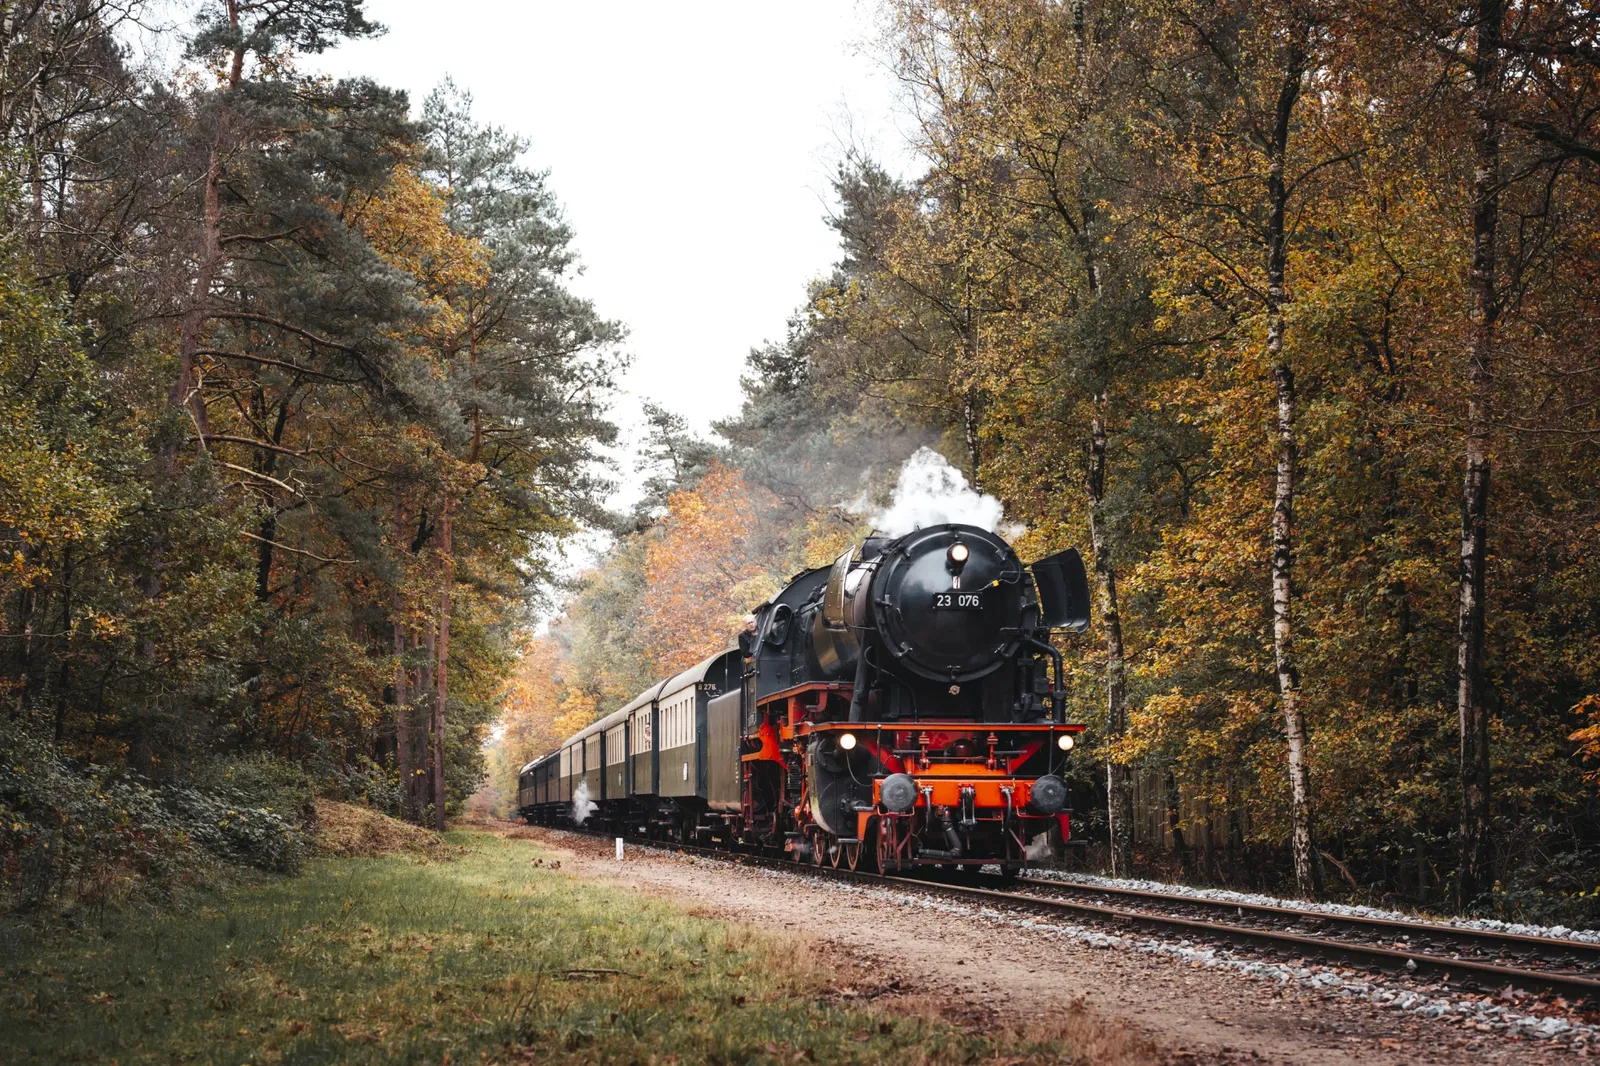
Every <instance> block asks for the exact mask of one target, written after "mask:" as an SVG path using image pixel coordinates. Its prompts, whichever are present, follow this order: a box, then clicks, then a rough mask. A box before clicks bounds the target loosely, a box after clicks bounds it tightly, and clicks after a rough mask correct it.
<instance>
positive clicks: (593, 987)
mask: <svg viewBox="0 0 1600 1066" xmlns="http://www.w3.org/2000/svg"><path fill="white" fill-rule="evenodd" d="M450 841H451V844H452V845H454V847H455V848H456V849H458V852H457V855H458V857H456V858H455V859H454V860H453V861H448V862H438V861H430V860H427V859H419V858H418V857H416V856H410V855H393V856H385V857H378V858H327V859H320V860H316V861H314V862H312V863H310V864H309V865H308V867H307V869H306V872H305V873H304V874H302V875H301V876H300V877H297V878H292V879H286V878H267V877H262V878H260V879H258V880H256V881H254V882H253V883H250V884H247V885H245V886H242V887H237V888H235V889H234V890H233V891H232V892H231V893H230V894H229V896H228V897H227V898H226V899H225V900H223V901H221V902H219V903H217V904H216V905H214V906H212V907H208V908H204V909H201V910H199V911H198V912H193V913H187V914H183V915H180V916H176V917H164V918H151V917H148V916H142V915H124V916H122V917H120V918H116V917H112V916H108V917H106V918H105V919H103V924H102V925H101V926H99V927H98V928H93V929H90V930H87V931H79V932H77V933H75V934H73V935H72V936H71V937H64V936H62V935H59V934H58V935H55V936H41V935H40V934H38V933H36V932H30V931H29V930H27V929H24V928H13V929H10V930H7V931H5V932H6V933H8V934H9V937H10V939H11V941H12V945H13V949H14V950H13V951H11V952H8V956H9V957H8V958H7V960H6V962H5V964H4V970H5V975H6V978H7V981H6V990H5V992H4V998H3V1002H0V1051H4V1052H5V1054H4V1055H0V1058H4V1059H5V1060H6V1061H8V1062H34V1063H46V1062H48V1063H115V1064H117V1066H125V1064H143V1063H174V1062H184V1063H229V1064H233V1063H293V1064H310V1063H393V1062H406V1063H439V1064H443V1063H457V1064H459V1063H465V1062H491V1063H540V1062H563V1063H566V1062H572V1063H619V1064H620V1063H640V1064H645V1063H660V1064H666V1063H684V1064H688V1063H701V1062H704V1063H712V1064H733V1063H777V1062H822V1063H877V1062H884V1061H893V1062H896V1063H899V1064H903V1066H916V1064H918V1063H950V1062H993V1061H1001V1062H1007V1063H1023V1062H1063V1061H1068V1062H1070V1061H1077V1062H1096V1063H1101V1062H1110V1061H1117V1062H1125V1061H1133V1060H1131V1059H1128V1058H1126V1057H1124V1054H1123V1053H1122V1051H1115V1052H1113V1049H1110V1048H1106V1047H1100V1048H1095V1049H1091V1048H1089V1047H1087V1046H1079V1047H1076V1048H1074V1047H1073V1046H1072V1044H1071V1043H1070V1041H1072V1040H1073V1032H1072V1024H1071V1019H1070V1016H1064V1017H1065V1018H1066V1021H1065V1022H1064V1023H1063V1024H1064V1025H1065V1028H1062V1027H1060V1026H1057V1027H1053V1028H1049V1029H1034V1030H1031V1031H1028V1032H1016V1033H1007V1034H980V1033H974V1032H970V1031H965V1030H963V1029H961V1028H960V1027H958V1026H956V1025H952V1024H947V1023H945V1022H943V1021H941V1020H939V1019H938V1018H937V1017H930V1016H929V1015H930V1014H931V1013H932V1010H931V1009H930V1010H928V1011H924V1012H922V1013H912V1014H900V1015H897V1016H890V1015H888V1014H886V1013H881V1012H880V1013H874V1012H872V1011H870V1010H864V1009H861V1008H859V1007H855V1006H849V1005H845V1004H843V1003H841V1002H839V1001H838V1000H837V998H836V997H837V986H838V984H839V983H841V982H842V981H844V980H847V979H848V977H847V975H841V974H838V973H836V972H833V971H831V970H830V967H829V966H828V965H827V964H826V963H825V960H820V959H818V958H816V957H814V956H813V955H812V953H811V951H810V950H809V949H808V947H807V945H806V944H804V943H803V942H800V941H795V940H790V939H785V938H781V937H775V936H771V935H767V934H764V933H758V932H756V931H754V930H752V929H750V928H748V927H744V926H739V925H731V924H729V923H726V922H721V921H717V920H714V919H710V918H705V917H700V916H696V915H694V914H691V913H686V912H685V911H683V910H680V909H678V908H676V907H674V906H672V905H670V904H667V903H664V902H660V901H654V900H650V899H647V898H645V897H642V896H639V895H635V894H632V893H628V892H625V891H622V890H619V889H614V888H610V887H606V886H601V885H595V884H591V883H585V882H582V881H580V880H578V879H576V878H575V877H574V876H573V875H572V874H570V873H568V872H566V871H563V870H560V869H551V868H550V867H549V865H548V864H546V863H544V862H543V860H542V859H540V858H539V857H538V853H537V852H536V851H535V850H534V849H533V848H532V847H531V846H529V845H528V844H527V843H526V842H525V841H510V840H502V839H498V838H496V837H493V836H490V835H488V834H486V833H480V832H457V833H453V834H451V835H450ZM1064 1041H1066V1042H1067V1043H1063V1042H1064ZM1101 1052H1107V1053H1108V1055H1102V1054H1101Z"/></svg>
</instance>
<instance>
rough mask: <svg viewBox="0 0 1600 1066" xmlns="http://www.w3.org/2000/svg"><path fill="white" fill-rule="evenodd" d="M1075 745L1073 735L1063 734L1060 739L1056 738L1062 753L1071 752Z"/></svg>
mask: <svg viewBox="0 0 1600 1066" xmlns="http://www.w3.org/2000/svg"><path fill="white" fill-rule="evenodd" d="M1074 743H1075V741H1073V739H1072V734H1071V733H1062V734H1061V735H1060V736H1059V737H1056V747H1058V748H1060V749H1061V750H1062V751H1071V750H1072V745H1073V744H1074Z"/></svg>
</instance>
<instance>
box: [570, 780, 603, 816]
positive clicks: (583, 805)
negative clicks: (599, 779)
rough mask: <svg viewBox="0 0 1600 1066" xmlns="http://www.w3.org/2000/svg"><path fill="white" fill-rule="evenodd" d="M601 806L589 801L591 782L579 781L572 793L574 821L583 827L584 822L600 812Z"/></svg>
mask: <svg viewBox="0 0 1600 1066" xmlns="http://www.w3.org/2000/svg"><path fill="white" fill-rule="evenodd" d="M599 807H600V804H598V803H595V802H594V801H593V800H591V799H589V782H587V781H579V782H578V787H577V788H576V789H575V790H574V791H573V793H572V821H573V822H574V823H575V824H577V825H582V824H583V820H584V819H585V818H587V817H589V815H591V814H593V813H594V812H595V811H596V810H598V809H599Z"/></svg>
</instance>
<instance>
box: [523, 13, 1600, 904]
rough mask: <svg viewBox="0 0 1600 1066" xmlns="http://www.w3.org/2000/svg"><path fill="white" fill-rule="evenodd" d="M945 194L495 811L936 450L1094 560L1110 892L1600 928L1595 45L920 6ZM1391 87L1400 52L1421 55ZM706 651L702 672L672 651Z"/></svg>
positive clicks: (833, 310) (591, 623)
mask: <svg viewBox="0 0 1600 1066" xmlns="http://www.w3.org/2000/svg"><path fill="white" fill-rule="evenodd" d="M883 28H884V34H883V40H882V42H881V48H882V52H883V55H884V57H885V59H886V61H888V62H890V63H892V65H893V68H894V70H895V72H896V73H897V75H898V77H899V79H900V83H901V85H902V86H903V88H904V91H905V97H906V100H907V102H908V110H909V112H910V114H911V115H912V116H913V117H914V120H915V122H914V130H915V136H916V142H915V148H916V149H917V151H918V154H919V158H921V159H923V160H924V161H925V163H926V169H925V170H924V171H922V172H921V173H919V174H917V175H916V176H914V177H913V178H910V179H899V178H897V177H895V176H893V175H891V174H889V173H888V172H886V171H885V170H884V169H883V168H882V167H881V166H879V165H877V164H876V163H875V162H874V161H873V160H872V159H871V158H870V156H868V155H866V154H864V153H854V154H851V155H850V156H849V157H848V158H846V159H845V160H844V161H843V162H842V163H841V165H840V167H839V170H838V174H837V178H836V182H835V188H834V192H835V194H836V201H835V202H836V210H835V211H834V213H833V216H832V218H831V222H832V224H833V226H834V228H835V230H836V231H837V233H838V235H839V239H840V247H841V255H840V258H839V260H838V262H837V264H836V266H835V268H834V269H833V271H832V272H831V273H830V274H829V275H828V276H826V277H822V278H819V279H818V280H817V281H816V282H815V283H814V284H813V285H812V286H811V287H810V290H809V291H808V292H807V294H806V298H805V300H804V302H803V303H801V304H800V306H799V307H798V309H797V310H796V312H795V314H794V317H793V318H792V319H791V321H790V323H789V328H788V332H787V336H786V338H785V339H784V340H783V341H782V342H780V343H776V344H769V345H767V346H764V347H761V348H758V349H757V350H755V351H753V352H752V353H751V355H750V357H749V362H748V368H747V375H746V378H745V380H744V385H745V393H746V400H745V404H744V407H743V410H742V411H740V412H739V413H738V414H736V415H734V416H733V417H731V418H727V419H725V420H723V421H721V422H718V423H717V424H716V426H715V430H716V435H715V437H714V438H710V439H701V438H698V437H696V436H695V435H694V434H692V433H690V432H688V429H687V427H686V424H685V423H683V422H682V420H679V419H674V417H673V416H672V415H671V414H670V413H668V412H656V415H655V419H654V421H653V436H652V441H653V444H654V447H653V449H652V451H651V453H650V454H649V455H648V456H647V457H646V459H645V462H644V464H643V467H642V470H641V471H640V474H641V476H643V477H646V478H647V479H648V484H649V487H650V490H651V491H650V492H649V493H648V494H647V497H646V500H645V502H644V503H643V504H642V505H641V508H640V510H639V513H638V514H637V515H636V516H635V519H634V528H633V530H632V531H631V532H626V533H624V534H623V535H622V536H620V537H619V538H618V540H617V542H616V544H615V546H614V547H613V548H612V549H611V551H610V553H609V555H607V556H606V557H605V558H604V560H603V561H602V563H601V565H600V566H599V567H598V568H597V569H596V570H595V571H594V572H592V573H590V574H589V575H587V576H586V577H585V578H584V579H583V581H582V583H581V587H580V588H579V590H578V592H577V594H576V595H575V597H574V598H573V600H572V601H571V603H570V605H569V606H568V609H567V611H566V612H565V615H564V616H563V617H562V618H561V619H559V620H558V622H557V624H556V625H555V626H553V627H552V628H551V630H550V631H549V633H547V634H545V635H543V636H541V637H540V638H538V639H536V640H534V641H533V642H532V644H531V645H530V652H529V656H528V658H526V659H525V660H524V662H523V664H522V666H521V667H520V668H519V671H518V673H517V675H516V679H515V681H514V683H513V687H512V689H511V698H510V700H509V701H508V705H507V706H508V713H507V717H506V719H505V721H506V724H507V735H506V736H507V743H506V745H505V746H504V748H503V749H502V750H501V751H499V752H498V753H497V756H496V757H497V759H498V760H499V767H498V770H497V776H496V778H495V781H496V782H498V783H499V784H498V787H499V788H501V789H505V788H508V787H510V786H509V782H510V781H511V774H512V773H513V772H514V769H515V766H516V765H518V764H519V763H520V761H521V760H523V759H525V758H528V757H530V756H532V755H534V754H538V753H541V752H543V751H544V750H547V748H548V747H549V746H550V745H551V744H552V743H554V742H555V741H557V740H559V739H560V737H561V736H563V735H566V734H567V733H569V732H571V731H572V730H573V729H575V728H576V727H579V726H581V725H583V724H585V723H587V722H588V721H590V720H592V719H593V717H594V716H595V715H596V714H598V713H599V712H601V711H608V710H610V709H613V708H614V707H616V706H618V705H619V704H620V703H621V702H623V701H625V700H626V699H628V698H630V697H631V696H632V695H633V694H635V693H636V692H638V691H640V690H642V689H643V688H644V687H645V685H646V684H647V683H648V681H649V680H650V679H652V678H655V677H660V676H663V675H665V674H669V673H671V672H673V671H675V670H678V669H680V668H683V667H685V666H687V665H688V664H690V663H692V662H694V661H696V660H697V659H699V658H700V657H702V656H704V655H706V654H708V653H710V652H711V651H714V650H716V649H717V648H719V647H722V646H724V645H725V644H726V642H727V640H728V636H729V634H731V633H734V632H736V631H737V628H738V621H739V618H740V616H741V615H742V613H743V612H744V611H745V610H747V609H748V606H749V605H750V604H751V603H754V602H757V601H758V600H759V599H760V598H761V597H762V596H763V595H766V594H769V593H770V592H771V591H773V590H774V589H776V588H777V587H779V586H780V584H781V583H782V581H783V580H784V579H785V578H786V576H787V575H789V574H792V573H794V572H795V571H797V570H799V569H801V568H803V567H805V566H816V565H824V564H826V562H828V561H830V560H831V559H832V558H833V556H834V555H835V554H837V552H838V551H839V550H840V549H841V548H842V547H843V546H844V545H846V544H848V543H849V542H850V540H851V538H853V537H858V536H860V535H863V534H865V533H866V532H867V531H868V528H869V527H870V524H871V522H870V515H871V513H872V511H873V509H874V506H875V505H881V504H882V503H883V502H884V501H885V499H886V497H887V494H888V493H889V492H891V491H892V486H893V485H894V484H895V482H896V479H897V477H898V476H899V473H900V471H901V469H902V464H903V463H904V462H905V461H906V460H907V458H908V457H910V456H912V455H913V454H914V453H915V452H916V450H917V449H918V448H921V447H931V448H933V449H935V450H936V451H938V452H939V453H941V454H943V455H944V456H946V457H948V459H949V460H950V461H951V462H952V463H953V464H954V465H955V466H956V467H957V468H959V471H960V474H959V475H957V476H958V477H959V478H960V479H961V481H962V482H963V483H964V485H965V486H970V487H971V488H973V489H977V490H981V491H982V492H984V493H987V494H990V495H992V496H995V497H997V498H998V499H999V500H1000V501H1002V502H1003V504H1004V508H1005V514H1006V518H1007V520H1008V521H1009V522H1010V523H1013V524H1016V525H1020V526H1022V527H1025V529H1026V532H1025V533H1024V534H1023V535H1022V536H1021V538H1020V539H1019V540H1018V541H1017V544H1018V546H1019V550H1020V551H1021V553H1022V555H1023V557H1024V558H1025V559H1026V558H1040V557H1043V556H1044V555H1046V554H1048V553H1050V552H1052V551H1056V550H1059V549H1060V548H1062V547H1066V546H1078V547H1080V548H1081V549H1083V550H1084V552H1085V555H1086V557H1088V558H1089V559H1090V560H1091V578H1092V585H1093V586H1094V590H1095V597H1096V600H1097V603H1096V612H1095V615H1096V617H1095V619H1094V621H1093V623H1092V625H1091V629H1090V631H1089V632H1088V633H1086V634H1085V635H1083V636H1081V637H1076V638H1071V639H1069V640H1066V641H1064V642H1062V643H1063V648H1064V650H1065V651H1066V652H1067V662H1068V664H1069V667H1070V703H1069V707H1070V709H1071V713H1072V714H1073V715H1074V716H1075V717H1076V718H1077V719H1078V720H1081V721H1084V722H1087V723H1089V724H1090V726H1091V735H1092V737H1093V738H1094V743H1093V746H1092V750H1091V751H1089V752H1086V753H1085V756H1086V757H1085V758H1084V759H1082V760H1081V761H1080V763H1079V774H1080V775H1081V776H1080V780H1079V782H1078V783H1077V784H1078V786H1079V788H1080V790H1081V791H1080V796H1082V797H1086V798H1087V799H1088V801H1089V802H1088V804H1087V808H1086V809H1085V808H1084V807H1080V811H1081V815H1083V816H1086V817H1084V818H1083V822H1082V823H1080V824H1083V825H1084V827H1085V828H1086V830H1087V832H1088V835H1089V836H1090V837H1091V839H1092V840H1093V841H1094V842H1095V846H1094V847H1093V848H1091V850H1090V853H1089V854H1090V859H1089V861H1090V862H1091V864H1098V865H1099V866H1100V867H1101V868H1103V869H1107V870H1110V871H1114V872H1117V873H1121V874H1129V873H1132V874H1140V875H1151V874H1159V875H1163V876H1169V877H1173V878H1182V879H1186V880H1199V881H1206V882H1211V883H1220V884H1228V885H1234V886H1251V887H1257V888H1262V887H1265V888H1274V889H1284V888H1288V889H1292V890H1296V891H1297V892H1298V893H1299V894H1301V895H1304V896H1311V897H1315V896H1318V895H1324V894H1331V895H1337V896H1340V897H1344V898H1355V899H1368V900H1385V901H1388V902H1390V903H1392V904H1400V905H1410V906H1419V905H1426V906H1431V907H1443V908H1451V907H1460V908H1464V909H1468V910H1475V911H1480V912H1483V913H1493V914H1498V915H1502V916H1513V915H1545V916H1557V917H1561V918H1563V919H1564V920H1573V921H1577V920H1589V921H1592V920H1594V919H1595V917H1596V916H1597V915H1596V912H1595V900H1596V896H1597V891H1600V888H1597V886H1600V852H1597V851H1596V847H1597V845H1600V837H1597V831H1600V825H1597V817H1600V807H1597V804H1596V798H1597V797H1596V786H1595V780H1594V778H1595V764H1594V763H1592V762H1590V761H1588V759H1589V757H1590V756H1593V755H1600V658H1597V653H1600V639H1597V638H1600V611H1597V609H1600V598H1597V595H1596V583H1595V582H1594V581H1593V579H1592V571H1591V569H1590V566H1591V562H1590V561H1591V560H1592V559H1593V558H1595V550H1596V547H1597V536H1600V506H1597V504H1600V498H1597V494H1600V481H1597V479H1596V478H1595V476H1594V473H1593V471H1594V469H1595V460H1596V443H1597V437H1596V435H1597V432H1600V407H1597V401H1600V366H1597V365H1596V363H1595V360H1594V352H1595V349H1596V340H1597V338H1596V335H1595V332H1594V331H1595V330H1596V329H1597V324H1596V317H1595V314H1596V311H1597V310H1600V306H1597V303H1596V300H1597V297H1600V276H1597V274H1596V267H1597V266H1600V263H1597V259H1596V253H1597V250H1600V245H1597V243H1596V234H1597V231H1596V224H1597V222H1600V214H1597V212H1600V196H1597V191H1600V190H1597V186H1596V178H1597V177H1600V171H1597V169H1596V168H1597V166H1600V127H1597V125H1596V105H1597V103H1600V95H1597V90H1600V82H1597V74H1600V65H1597V64H1600V37H1597V33H1600V16H1597V15H1595V14H1594V13H1593V12H1592V11H1587V10H1584V9H1582V8H1580V7H1579V6H1577V5H1568V4H1559V3H1558V4H1537V3H1534V4H1519V5H1504V4H1501V3H1497V2H1487V3H1481V4H1448V3H1439V4H1434V3H1423V2H1415V0H1406V2H1404V3H1401V4H1398V5H1395V4H1387V5H1374V4H1365V3H1344V2H1330V3H1297V2H1289V3H1266V4H1262V3H1236V4H1227V3H1224V4H1214V3H1204V4H1200V3H1194V4H1190V3H1183V2H1172V3H1140V2H1130V3H1105V4H1101V3H1090V2H1078V3H1071V2H1068V3H1046V2H1036V0H1005V2H995V3H987V4H984V5H981V6H973V7H967V6H964V5H948V4H938V3H923V2H900V3H892V4H888V5H886V6H885V7H884V9H883ZM1397 57H1400V59H1401V61H1398V62H1397ZM674 631H676V633H677V638H678V639H676V640H671V639H664V638H666V637H667V636H668V635H669V634H671V633H673V632H674Z"/></svg>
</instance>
